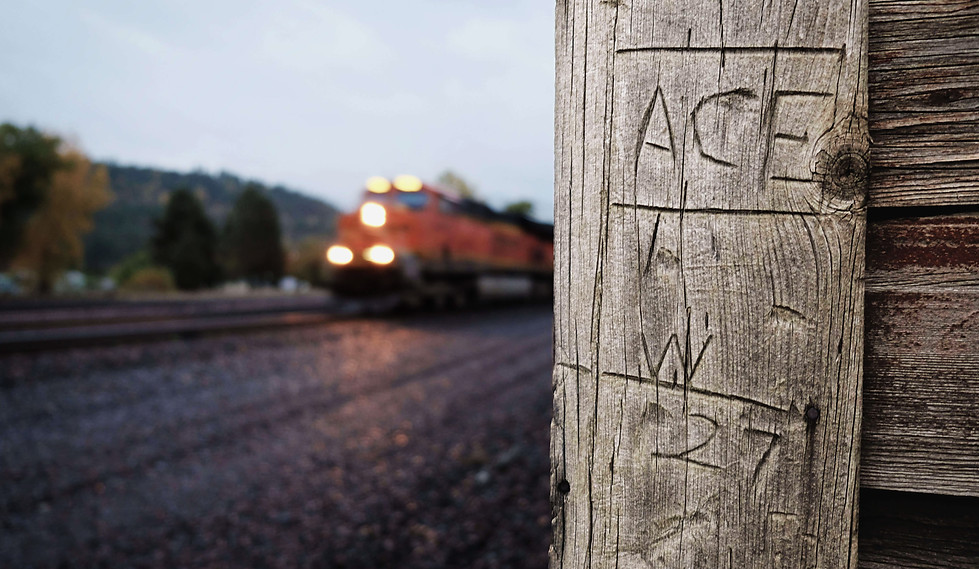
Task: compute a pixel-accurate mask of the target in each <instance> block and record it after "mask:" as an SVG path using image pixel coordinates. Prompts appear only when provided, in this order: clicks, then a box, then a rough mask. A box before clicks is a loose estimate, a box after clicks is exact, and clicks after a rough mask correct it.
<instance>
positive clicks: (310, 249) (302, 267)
mask: <svg viewBox="0 0 979 569" xmlns="http://www.w3.org/2000/svg"><path fill="white" fill-rule="evenodd" d="M326 242H327V239H325V238H321V237H307V238H305V239H303V240H302V241H300V242H299V244H298V245H297V246H295V247H294V248H293V250H292V251H290V253H289V263H288V264H289V267H288V269H289V270H288V272H289V274H290V275H292V276H294V277H296V278H297V279H300V280H304V281H306V282H308V283H310V284H313V285H322V284H323V276H324V275H323V271H324V269H325V268H326V263H325V261H324V256H323V253H324V249H325V247H324V244H325V243H326Z"/></svg>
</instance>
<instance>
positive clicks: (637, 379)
mask: <svg viewBox="0 0 979 569" xmlns="http://www.w3.org/2000/svg"><path fill="white" fill-rule="evenodd" d="M602 375H603V376H605V377H616V378H619V379H625V380H627V381H635V382H636V383H645V384H647V385H658V386H659V387H665V388H666V389H672V390H675V391H683V390H684V385H683V384H682V383H676V384H674V383H673V382H672V381H661V380H659V379H655V378H651V377H642V376H639V375H630V374H627V373H616V372H612V371H605V372H602ZM686 390H687V391H689V392H690V393H696V394H697V395H703V396H705V397H715V398H718V399H724V400H726V401H737V402H738V403H746V404H748V405H757V406H758V407H763V408H765V409H770V410H772V411H778V412H779V413H788V412H789V410H788V409H782V408H781V407H776V406H775V405H769V404H768V403H764V402H762V401H758V400H757V399H751V398H750V397H741V396H740V395H731V394H729V393H721V392H719V391H710V390H709V389H703V388H700V387H694V386H692V385H690V384H687V385H686Z"/></svg>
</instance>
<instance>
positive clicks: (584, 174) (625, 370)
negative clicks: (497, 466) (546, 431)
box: [551, 0, 869, 569]
mask: <svg viewBox="0 0 979 569" xmlns="http://www.w3.org/2000/svg"><path fill="white" fill-rule="evenodd" d="M866 37H867V4H866V0H854V1H852V2H850V1H843V0H813V1H809V2H798V1H795V0H770V1H769V0H761V1H759V2H738V3H733V2H732V3H725V2H724V1H723V0H710V1H708V0H687V1H671V0H667V1H663V0H656V1H654V0H601V1H599V0H563V1H559V2H558V3H557V104H556V113H557V120H556V136H555V141H556V160H555V171H556V172H555V174H556V175H555V184H556V187H555V203H556V208H555V209H556V211H555V231H556V250H555V318H556V324H555V343H556V346H555V368H554V422H553V427H552V443H551V444H552V498H553V503H554V546H553V550H552V567H553V568H558V567H562V568H563V567H567V568H581V567H617V568H621V569H638V568H646V567H649V568H653V567H657V568H658V567H663V568H670V569H679V568H698V569H699V568H711V569H713V568H724V569H734V568H766V569H767V568H771V567H786V568H793V569H797V568H809V567H820V568H840V567H855V566H856V550H857V549H856V529H857V504H856V499H857V466H858V458H859V452H858V444H859V440H860V406H861V402H860V396H861V371H862V370H861V367H862V357H863V281H862V277H863V270H864V242H865V227H866V215H865V202H866V179H867V171H868V168H867V166H868V151H869V138H868V136H867V128H866V116H867V102H866V101H867V89H866V86H867V79H866V75H867V72H866V68H867V63H866V51H867V50H866V44H867V40H866Z"/></svg>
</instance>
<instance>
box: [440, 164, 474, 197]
mask: <svg viewBox="0 0 979 569" xmlns="http://www.w3.org/2000/svg"><path fill="white" fill-rule="evenodd" d="M435 181H436V183H438V185H440V186H443V187H445V188H448V189H450V190H455V191H456V193H458V194H459V197H463V198H468V199H471V200H477V201H479V193H478V192H477V191H476V187H475V186H473V185H472V184H470V183H469V182H467V181H466V180H465V179H464V178H463V177H462V176H460V175H458V174H456V173H455V172H453V171H452V170H446V171H444V172H442V173H441V174H439V176H438V178H436V180H435Z"/></svg>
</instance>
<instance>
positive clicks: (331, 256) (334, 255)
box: [326, 245, 354, 265]
mask: <svg viewBox="0 0 979 569" xmlns="http://www.w3.org/2000/svg"><path fill="white" fill-rule="evenodd" d="M326 260H327V261H329V262H330V263H331V264H334V265H346V264H347V263H349V262H350V261H353V260H354V252H353V251H351V250H350V249H348V248H347V247H344V246H343V245H334V246H332V247H330V248H329V249H327V250H326Z"/></svg>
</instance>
